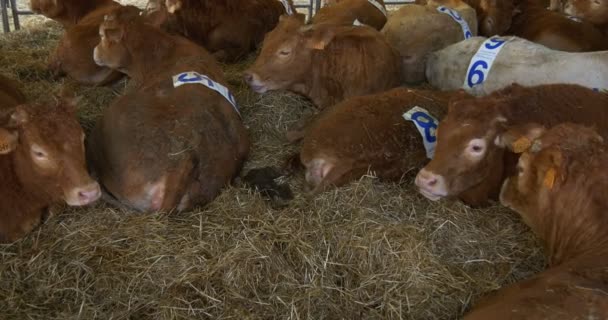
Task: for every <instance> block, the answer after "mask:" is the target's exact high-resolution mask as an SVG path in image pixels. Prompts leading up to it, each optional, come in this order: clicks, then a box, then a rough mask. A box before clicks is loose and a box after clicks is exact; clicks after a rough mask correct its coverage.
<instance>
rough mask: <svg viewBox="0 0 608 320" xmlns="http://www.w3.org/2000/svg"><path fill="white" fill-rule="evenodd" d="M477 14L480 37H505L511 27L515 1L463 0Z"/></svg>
mask: <svg viewBox="0 0 608 320" xmlns="http://www.w3.org/2000/svg"><path fill="white" fill-rule="evenodd" d="M463 1H464V2H466V3H467V4H468V5H469V6H471V7H473V8H474V9H475V11H476V12H477V21H478V23H479V27H478V30H479V35H482V36H485V37H491V36H494V35H503V34H505V33H506V32H507V30H509V28H510V27H511V19H512V16H513V0H463Z"/></svg>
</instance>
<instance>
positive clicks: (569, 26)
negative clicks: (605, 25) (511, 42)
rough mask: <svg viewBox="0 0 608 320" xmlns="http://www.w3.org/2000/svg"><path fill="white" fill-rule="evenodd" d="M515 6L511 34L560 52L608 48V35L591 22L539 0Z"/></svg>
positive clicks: (525, 0)
mask: <svg viewBox="0 0 608 320" xmlns="http://www.w3.org/2000/svg"><path fill="white" fill-rule="evenodd" d="M516 9H517V10H518V11H519V13H518V14H516V15H515V16H514V17H513V22H512V26H511V29H509V34H512V35H515V36H518V37H521V38H524V39H528V40H530V41H533V42H536V43H539V44H542V45H544V46H546V47H548V48H551V49H555V50H560V51H569V52H587V51H601V50H608V37H607V36H606V35H604V34H603V33H602V32H601V30H600V29H598V28H596V27H595V26H594V25H593V24H591V23H588V22H585V21H574V20H572V19H570V18H568V17H567V16H565V15H563V14H561V13H557V12H553V11H549V10H547V9H546V8H545V7H544V6H543V5H541V4H539V3H537V2H536V0H522V1H521V3H520V4H518V5H517V8H516Z"/></svg>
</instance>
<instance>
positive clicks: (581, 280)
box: [464, 124, 608, 320]
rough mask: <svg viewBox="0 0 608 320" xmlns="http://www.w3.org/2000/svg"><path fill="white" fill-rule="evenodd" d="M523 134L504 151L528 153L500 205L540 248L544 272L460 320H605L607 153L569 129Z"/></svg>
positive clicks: (580, 130) (589, 134)
mask: <svg viewBox="0 0 608 320" xmlns="http://www.w3.org/2000/svg"><path fill="white" fill-rule="evenodd" d="M524 133H525V135H523V136H519V138H517V139H514V140H513V141H514V142H515V143H514V145H513V146H512V147H510V148H512V149H513V151H517V152H522V151H524V150H526V148H527V147H530V148H529V149H527V151H525V152H524V153H523V154H522V156H521V157H520V160H519V164H518V167H519V174H518V175H516V176H514V177H511V178H509V179H508V180H506V181H505V183H504V186H503V188H502V192H501V202H502V203H503V204H504V205H506V206H508V207H511V208H512V209H514V210H515V211H517V212H518V213H519V214H520V216H521V217H522V219H523V220H524V222H525V223H526V224H527V225H528V226H530V228H531V229H532V231H534V233H535V234H536V235H537V236H538V237H539V238H540V239H541V240H542V242H543V244H544V247H545V251H546V254H547V257H548V261H549V269H548V270H546V271H544V272H542V273H540V274H538V275H535V276H533V277H532V278H531V279H527V280H524V281H521V282H518V283H516V284H513V285H510V286H508V287H506V288H503V289H501V290H499V291H498V292H497V293H495V294H493V295H491V296H490V297H489V298H486V299H485V301H482V302H481V303H480V304H479V305H478V306H476V307H475V308H474V309H473V310H472V311H471V312H470V313H469V314H468V315H467V316H465V318H464V319H465V320H486V319H493V320H507V319H509V320H514V319H522V320H523V319H526V320H548V319H556V320H557V319H608V258H607V257H608V255H607V254H608V211H607V209H608V200H607V198H606V197H605V195H604V193H605V190H608V171H607V170H606V164H607V163H608V146H607V145H606V143H604V142H602V138H601V137H600V136H599V135H598V134H597V133H596V132H594V131H593V130H591V129H588V128H585V127H582V126H578V125H572V124H564V125H559V126H557V127H554V128H552V129H550V130H549V131H547V132H545V133H544V134H542V129H541V128H533V127H531V128H529V130H527V131H526V132H524ZM538 134H542V137H540V138H539V139H538V140H535V141H534V142H533V143H531V141H530V140H529V138H532V137H534V136H537V135H538ZM526 135H527V136H528V137H526ZM515 137H517V135H516V136H515ZM522 141H523V142H524V143H522Z"/></svg>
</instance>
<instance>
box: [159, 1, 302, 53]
mask: <svg viewBox="0 0 608 320" xmlns="http://www.w3.org/2000/svg"><path fill="white" fill-rule="evenodd" d="M150 3H151V4H150V5H151V6H152V7H155V8H158V9H159V10H161V11H163V12H165V14H168V15H169V18H168V20H167V22H166V24H165V29H167V30H168V31H170V32H175V33H178V34H181V35H183V36H185V37H187V38H189V39H191V40H192V41H194V42H196V43H198V44H200V45H202V46H204V47H205V48H207V50H209V51H210V52H211V53H212V54H213V55H214V56H215V57H216V58H217V59H218V60H220V61H224V62H235V61H237V60H239V59H241V58H243V57H245V56H246V55H247V54H248V53H250V52H252V51H254V50H255V49H256V48H257V47H258V45H259V44H260V43H261V42H262V40H263V39H264V35H265V34H266V33H267V32H268V31H270V30H272V29H273V28H274V27H275V26H276V24H277V22H278V21H279V16H280V15H282V14H285V13H287V11H288V10H287V8H286V6H287V7H288V8H289V11H291V12H292V13H293V14H295V13H296V10H295V7H294V6H293V3H292V0H281V1H279V0H230V1H226V0H151V1H150Z"/></svg>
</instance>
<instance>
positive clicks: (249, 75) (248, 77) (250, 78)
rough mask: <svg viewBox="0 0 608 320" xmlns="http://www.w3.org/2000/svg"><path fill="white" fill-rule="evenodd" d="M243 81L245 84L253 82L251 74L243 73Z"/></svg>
mask: <svg viewBox="0 0 608 320" xmlns="http://www.w3.org/2000/svg"><path fill="white" fill-rule="evenodd" d="M243 80H245V82H247V83H251V81H253V73H251V72H249V71H245V73H244V74H243Z"/></svg>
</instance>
